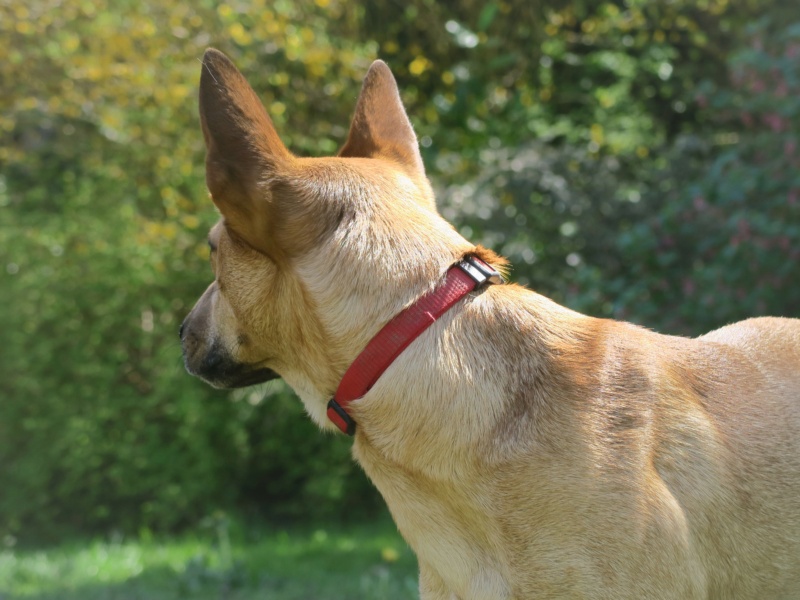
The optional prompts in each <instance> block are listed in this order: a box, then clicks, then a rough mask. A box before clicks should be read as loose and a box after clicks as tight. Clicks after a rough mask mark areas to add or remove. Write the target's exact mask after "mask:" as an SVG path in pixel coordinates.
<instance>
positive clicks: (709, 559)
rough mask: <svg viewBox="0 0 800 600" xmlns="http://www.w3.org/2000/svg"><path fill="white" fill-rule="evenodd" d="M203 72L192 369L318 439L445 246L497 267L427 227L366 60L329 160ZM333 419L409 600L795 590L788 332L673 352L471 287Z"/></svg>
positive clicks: (449, 257)
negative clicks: (283, 385)
mask: <svg viewBox="0 0 800 600" xmlns="http://www.w3.org/2000/svg"><path fill="white" fill-rule="evenodd" d="M203 64H204V67H203V74H202V77H201V82H200V115H201V119H202V127H203V134H204V136H205V140H206V144H207V147H208V156H207V160H206V164H207V181H208V187H209V189H210V191H211V195H212V197H213V200H214V203H215V204H216V205H217V207H218V208H219V210H220V212H221V213H222V220H221V221H220V222H219V223H218V224H217V225H216V226H215V227H214V228H213V229H212V230H211V233H210V236H209V242H210V244H211V247H212V254H211V262H212V267H213V270H214V275H215V280H214V282H213V283H212V284H211V286H210V287H209V288H208V290H207V291H206V292H205V293H204V294H203V296H202V297H201V298H200V300H199V301H198V303H197V305H196V306H195V308H194V309H193V310H192V312H191V313H190V314H189V316H188V317H187V318H186V321H185V322H184V325H183V327H182V333H181V338H182V341H183V348H184V354H185V361H186V365H187V368H188V370H189V371H190V372H191V373H193V374H195V375H197V376H199V377H202V378H203V379H205V380H206V381H208V382H209V383H211V384H213V385H216V386H220V387H235V386H242V385H249V384H251V383H255V382H258V381H263V380H265V379H268V378H270V377H274V376H276V374H280V376H281V377H283V378H284V379H285V380H286V381H287V382H288V383H289V384H290V385H291V386H292V387H293V388H294V389H295V390H296V392H297V394H298V395H299V396H300V398H301V399H302V401H303V403H304V404H305V407H306V409H307V410H308V413H309V414H310V415H311V417H312V418H313V419H314V420H315V421H316V422H317V423H318V424H319V425H320V427H322V428H327V429H335V428H334V426H333V425H332V424H331V422H330V421H329V420H328V418H327V416H326V404H327V402H328V400H329V399H330V398H331V396H332V395H333V393H334V391H335V390H336V389H337V386H338V385H339V382H340V380H341V379H342V377H343V374H344V373H345V371H346V370H347V369H348V367H349V366H350V364H351V363H352V362H353V361H354V359H355V358H356V357H357V356H358V355H359V353H360V352H361V350H362V349H363V348H364V347H365V346H366V345H367V343H368V342H369V341H370V340H371V339H372V338H373V336H375V335H376V333H377V332H378V331H379V330H380V329H381V328H382V327H383V326H384V324H386V323H387V322H388V321H389V320H390V319H392V318H393V317H394V316H395V315H396V314H398V313H399V312H400V311H401V310H403V309H404V308H405V307H408V306H410V305H412V304H413V303H414V302H415V301H416V300H417V299H418V298H420V297H421V296H423V295H425V294H427V293H429V292H430V291H431V290H433V289H435V288H437V286H439V285H440V284H441V282H442V280H443V278H444V276H445V273H446V272H448V268H449V267H450V266H451V265H453V264H454V263H456V262H457V261H459V260H460V259H462V258H463V257H465V256H468V255H477V256H479V257H481V258H482V259H483V260H485V261H486V262H488V263H491V264H494V265H495V266H502V264H503V261H502V260H501V259H498V258H497V257H496V256H495V255H494V254H492V253H491V252H489V251H487V250H484V249H481V248H476V247H475V246H474V245H473V244H471V243H470V242H468V241H467V240H465V239H464V238H462V237H461V236H460V235H459V234H458V233H456V232H455V231H454V229H453V228H452V227H451V226H450V225H448V224H447V223H446V222H445V221H444V220H443V219H442V218H441V217H440V216H439V214H438V213H437V212H436V207H435V203H434V198H433V195H432V192H431V188H430V186H429V184H428V181H427V180H426V177H425V173H424V170H423V165H422V161H421V158H420V154H419V151H418V146H417V141H416V138H415V135H414V132H413V130H412V128H411V124H410V123H409V121H408V118H407V117H406V114H405V111H404V109H403V106H402V104H401V102H400V98H399V95H398V92H397V87H396V84H395V82H394V79H393V77H392V75H391V73H390V71H389V69H388V68H387V67H386V65H385V64H383V63H381V62H376V63H375V64H373V66H372V68H371V69H370V70H369V73H368V74H367V76H366V79H365V81H364V86H363V89H362V91H361V95H360V97H359V100H358V105H357V107H356V112H355V117H354V119H353V123H352V126H351V129H350V135H349V138H348V140H347V143H346V144H345V146H344V148H343V149H342V151H341V152H340V154H339V156H338V157H336V158H298V157H295V156H293V155H292V154H290V152H289V151H288V150H287V149H286V147H285V146H284V145H283V144H282V143H281V141H280V139H279V138H278V135H277V134H276V132H275V129H274V128H273V125H272V123H271V121H270V119H269V117H268V116H267V114H266V112H265V110H264V108H263V107H262V105H261V103H260V102H259V100H258V98H257V96H256V94H255V93H254V92H253V90H252V89H251V88H250V86H249V85H248V84H247V82H246V81H245V79H244V78H243V77H242V75H241V74H240V73H239V72H238V71H237V70H236V68H235V67H234V66H233V64H232V63H231V62H230V61H229V60H228V59H227V58H226V57H225V56H224V55H222V54H221V53H219V52H217V51H215V50H209V51H208V52H207V53H206V56H205V58H204V63H203ZM349 412H350V414H351V415H352V416H353V418H354V420H355V422H356V423H357V428H356V435H355V439H354V445H353V454H354V456H355V458H356V460H358V462H359V463H360V464H361V465H362V466H363V468H364V469H365V470H366V472H367V474H368V475H369V476H370V478H371V479H372V480H373V481H374V483H375V485H376V486H377V487H378V489H379V490H380V491H381V493H382V494H383V496H384V498H385V499H386V502H387V503H388V505H389V508H390V509H391V512H392V514H393V516H394V518H395V520H396V522H397V526H398V527H399V529H400V531H401V532H402V534H403V536H404V537H405V538H406V540H407V541H408V543H409V544H410V545H411V547H412V548H413V549H414V551H415V552H416V554H417V556H418V559H419V566H420V593H421V596H422V598H423V599H424V600H429V599H447V600H454V599H460V600H494V599H510V598H515V599H528V598H585V599H599V598H603V599H609V600H622V599H637V600H641V599H648V600H649V599H667V598H669V599H674V600H687V599H699V598H704V599H711V598H713V599H718V600H730V599H737V600H745V599H751V600H767V599H769V600H773V599H787V600H788V599H792V600H797V599H799V598H800V321H796V320H789V319H778V318H762V319H752V320H749V321H745V322H742V323H738V324H736V325H730V326H728V327H724V328H722V329H720V330H717V331H715V332H713V333H710V334H708V335H706V336H703V337H701V338H698V339H684V338H679V337H669V336H664V335H658V334H655V333H652V332H650V331H647V330H645V329H642V328H640V327H636V326H633V325H630V324H627V323H620V322H615V321H609V320H602V319H595V318H590V317H586V316H583V315H580V314H577V313H575V312H572V311H571V310H568V309H566V308H563V307H561V306H558V305H556V304H554V303H553V302H551V301H550V300H548V299H546V298H543V297H542V296H539V295H538V294H536V293H534V292H532V291H529V290H527V289H524V288H522V287H519V286H516V285H490V286H485V287H482V288H480V289H477V290H475V291H474V292H471V293H469V294H467V295H466V296H465V297H464V298H463V299H461V300H459V301H458V302H456V304H455V305H454V306H453V307H452V308H451V309H450V310H448V311H447V312H445V313H444V315H443V316H442V317H441V318H439V319H438V320H437V321H436V322H435V323H433V324H432V325H431V326H430V327H429V328H428V329H426V330H425V331H424V332H423V333H422V334H421V335H419V337H417V338H416V339H415V340H414V341H413V342H411V345H410V346H409V347H408V348H407V349H406V350H405V351H404V352H403V353H402V354H400V355H399V356H398V357H397V358H396V359H395V360H394V361H393V362H392V363H391V365H390V366H389V367H388V368H387V369H386V371H385V372H384V373H383V374H382V375H381V376H380V378H379V379H378V380H377V382H376V383H375V385H374V387H372V389H371V390H370V391H369V392H368V393H367V394H366V396H364V397H363V398H362V399H360V400H356V401H355V402H353V403H352V404H351V405H350V408H349Z"/></svg>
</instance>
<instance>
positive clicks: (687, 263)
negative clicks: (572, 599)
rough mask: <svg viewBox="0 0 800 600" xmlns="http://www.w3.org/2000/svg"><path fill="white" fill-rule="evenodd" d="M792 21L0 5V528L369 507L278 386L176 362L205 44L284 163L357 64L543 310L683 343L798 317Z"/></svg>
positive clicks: (322, 141)
mask: <svg viewBox="0 0 800 600" xmlns="http://www.w3.org/2000/svg"><path fill="white" fill-rule="evenodd" d="M756 4H758V6H757V5H756ZM761 13H765V14H770V15H773V20H772V21H771V22H761V21H755V20H754V16H756V15H758V14H761ZM797 13H798V10H797V8H796V7H795V6H794V4H792V3H778V2H769V3H766V4H764V3H754V2H750V1H748V0H741V1H737V2H729V1H728V0H707V1H704V2H699V3H697V2H690V1H689V0H685V1H684V0H676V1H674V2H640V1H638V0H636V1H633V0H632V1H629V2H612V1H608V2H601V3H594V2H577V3H576V2H569V3H567V2H562V1H560V0H557V1H552V2H547V3H544V2H522V1H519V2H516V1H510V0H506V1H499V0H490V1H488V2H477V1H472V0H470V1H467V2H462V3H442V2H434V1H433V0H409V1H408V2H404V3H399V4H398V3H396V2H389V1H386V0H377V1H376V2H363V3H357V2H344V1H343V0H314V1H311V0H303V1H300V2H291V1H288V0H285V1H284V0H279V1H276V2H268V1H267V0H253V1H251V2H246V3H245V2H239V1H238V0H231V1H229V2H211V1H209V0H201V1H199V2H194V3H186V2H184V3H176V2H163V1H162V2H155V1H154V0H143V1H138V2H132V1H130V0H123V1H118V2H110V1H107V0H91V1H88V0H66V1H60V0H58V1H57V0H41V1H39V2H34V3H31V2H24V1H21V0H7V1H6V2H2V3H0V35H1V36H2V37H3V39H4V40H5V41H6V42H7V43H4V44H2V45H0V86H2V88H3V90H4V91H6V92H7V93H4V94H2V95H0V300H2V302H0V331H1V332H2V344H1V345H0V489H2V490H3V493H2V494H0V535H4V534H6V533H11V534H14V535H15V536H18V537H21V538H22V539H29V538H30V537H33V536H40V537H41V536H50V537H53V536H57V535H60V534H61V533H62V532H63V531H69V530H76V529H88V530H95V531H98V530H99V531H107V530H112V529H119V530H122V531H136V530H137V529H138V528H139V527H143V526H144V527H150V528H155V529H170V528H179V527H182V526H184V525H187V524H192V523H197V522H199V521H201V520H202V519H203V518H204V517H205V516H206V515H209V514H214V512H215V510H216V509H218V508H220V507H223V508H230V509H233V508H235V509H239V510H246V511H250V512H253V513H256V514H257V515H267V516H269V517H272V518H282V519H288V518H290V519H302V520H305V519H308V518H309V517H311V516H312V515H313V516H318V517H322V516H325V517H327V518H334V517H337V516H341V515H349V516H354V515H358V516H361V515H363V514H365V513H367V514H369V513H370V511H372V510H374V508H375V506H376V505H377V504H378V502H377V500H376V495H375V492H374V491H373V490H372V488H371V487H370V485H369V483H368V482H367V481H366V480H365V478H364V476H363V475H361V474H360V472H359V471H358V469H357V468H356V467H355V466H354V465H353V463H352V461H351V460H350V459H349V457H348V456H347V455H348V452H349V441H348V440H347V439H344V438H343V437H341V436H321V435H319V434H318V433H317V432H316V431H315V428H314V427H313V426H312V425H311V423H310V422H309V420H308V419H307V418H306V417H305V416H304V415H303V414H302V412H303V411H302V408H301V406H300V404H299V402H297V400H296V399H295V398H294V397H293V396H292V395H291V393H290V392H289V391H288V390H287V389H286V388H285V387H283V386H281V385H273V386H271V387H268V388H266V390H264V389H256V390H246V391H243V392H237V393H232V394H231V393H224V392H218V391H214V390H211V389H210V388H208V387H207V386H204V385H203V384H201V383H200V382H198V381H196V380H194V379H192V378H190V377H189V376H187V375H186V374H185V373H184V372H183V368H182V365H181V361H180V348H179V344H178V340H177V335H176V334H177V329H178V325H179V323H180V321H181V320H182V318H183V317H184V315H185V314H186V313H187V312H188V310H189V308H190V307H191V305H192V303H193V302H194V300H195V298H196V297H198V296H199V294H200V293H201V292H202V289H203V288H204V287H205V285H207V283H208V282H209V281H210V278H211V275H210V272H209V269H208V266H207V264H206V262H207V248H206V242H205V231H206V229H207V228H208V227H209V226H210V225H211V224H212V223H213V221H214V220H215V219H216V215H215V214H214V211H213V209H212V206H211V203H210V202H209V201H208V199H207V194H206V191H205V186H204V183H203V143H202V136H201V134H200V131H199V126H198V119H197V113H196V99H195V96H196V85H197V80H198V72H199V68H200V64H199V62H198V61H199V58H200V57H201V56H202V52H203V50H204V49H205V47H206V46H216V47H218V48H220V49H222V50H223V51H225V52H227V53H229V54H230V55H231V56H232V57H233V58H234V59H235V62H236V63H237V64H238V65H239V66H240V67H241V68H242V70H243V71H244V72H245V73H246V75H247V76H248V78H249V79H250V81H251V82H252V83H253V85H254V87H255V88H256V90H258V91H259V93H260V94H262V99H263V100H264V103H265V105H266V107H267V109H268V111H269V113H270V114H271V116H272V118H273V120H274V121H275V123H276V126H277V127H278V130H279V131H280V132H281V135H282V137H283V138H284V139H285V140H286V141H287V143H288V144H289V145H290V146H291V148H292V149H293V150H294V151H296V152H297V153H299V154H310V155H320V154H332V153H334V152H335V150H336V148H337V147H338V145H339V144H341V143H342V141H343V139H344V137H345V135H346V132H347V125H348V120H347V119H348V116H349V115H350V113H351V111H352V109H353V102H354V99H355V96H356V93H357V89H358V86H359V82H360V79H361V77H362V76H363V74H364V72H365V71H366V68H367V66H368V65H369V62H370V61H371V60H372V59H373V58H375V57H377V56H381V57H382V58H384V59H385V60H387V61H388V62H389V63H390V65H391V67H392V68H393V70H394V71H395V73H396V75H397V77H398V79H399V82H400V87H401V89H402V91H403V96H404V100H405V101H406V103H407V104H408V107H409V113H410V115H411V118H412V120H413V121H414V123H415V126H416V129H417V132H418V133H419V135H420V139H421V143H422V150H423V153H424V156H425V161H426V165H427V167H428V172H429V174H430V175H431V177H432V178H433V180H434V184H435V186H436V187H437V188H439V191H440V207H441V209H442V212H443V213H444V214H445V216H446V217H447V218H448V219H450V220H452V221H453V222H455V223H456V224H457V226H458V227H459V228H460V229H461V230H462V231H463V232H464V233H465V234H466V235H468V236H469V237H471V238H472V239H474V240H475V241H483V242H484V243H485V244H487V245H489V246H491V247H493V248H495V249H496V250H498V251H500V252H501V253H504V254H506V255H507V256H509V257H510V258H511V259H512V261H513V263H514V267H515V269H514V271H513V274H514V276H515V277H516V278H517V279H518V280H519V281H522V282H525V283H528V284H529V285H531V286H533V287H534V288H535V289H537V290H539V291H542V292H544V293H546V294H548V295H550V296H553V297H554V298H556V299H557V300H560V301H564V302H567V303H569V304H570V305H572V306H575V307H578V308H581V309H583V310H586V311H588V312H591V313H592V314H597V315H607V316H618V317H625V318H630V319H633V320H636V321H639V322H642V323H645V324H647V325H650V326H656V327H658V328H661V329H664V330H667V329H669V330H670V331H679V332H680V331H683V332H697V331H699V330H700V329H705V328H709V327H712V326H716V325H721V324H723V323H725V322H727V321H729V320H733V319H735V318H741V317H745V316H748V315H752V314H762V313H766V312H772V313H783V314H797V310H798V308H797V307H798V306H800V298H798V293H800V288H799V287H798V286H797V285H796V282H797V281H798V279H799V278H800V274H798V271H797V264H798V260H797V259H798V255H797V249H798V248H800V232H798V221H800V219H798V216H799V215H798V212H797V211H798V198H797V196H798V193H800V192H798V190H800V183H799V182H798V180H797V177H798V176H797V173H798V172H800V171H798V162H797V158H796V156H797V150H796V148H797V138H796V134H795V132H797V131H798V126H799V125H800V122H799V121H800V117H799V115H800V108H799V107H798V102H799V101H798V98H800V94H799V93H798V92H800V90H798V72H797V66H796V65H797V59H796V57H797V36H798V31H797V30H798V27H797V26H796V25H791V24H792V23H797V22H799V21H800V15H798V14H797ZM751 21H753V22H755V23H756V25H755V28H754V29H753V30H752V31H750V32H747V31H746V27H745V26H746V25H747V24H748V23H749V22H751ZM759 40H760V42H759ZM207 566H208V565H205V566H204V564H198V569H199V571H200V572H202V571H203V569H206V567H207Z"/></svg>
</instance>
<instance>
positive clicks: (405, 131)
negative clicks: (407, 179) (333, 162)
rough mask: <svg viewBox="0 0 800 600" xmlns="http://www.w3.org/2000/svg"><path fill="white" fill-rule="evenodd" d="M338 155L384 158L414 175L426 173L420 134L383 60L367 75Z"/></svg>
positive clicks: (377, 62) (376, 62) (376, 63)
mask: <svg viewBox="0 0 800 600" xmlns="http://www.w3.org/2000/svg"><path fill="white" fill-rule="evenodd" d="M339 156H345V157H347V156H349V157H363V158H385V159H389V160H392V161H395V162H396V163H398V164H400V165H401V166H402V167H403V168H405V169H407V170H408V171H409V172H410V173H411V174H413V175H422V176H424V175H425V167H424V166H423V164H422V157H421V156H420V153H419V145H418V144H417V136H416V135H415V134H414V128H413V127H412V126H411V121H409V120H408V116H407V115H406V111H405V109H404V108H403V102H402V100H400V92H399V91H398V89H397V82H395V80H394V76H393V75H392V72H391V71H390V70H389V67H388V66H387V65H386V63H385V62H383V61H381V60H376V61H375V62H373V63H372V66H371V67H370V68H369V71H368V72H367V76H366V77H365V78H364V84H363V86H362V87H361V94H360V95H359V97H358V102H357V103H356V112H355V115H354V116H353V123H352V124H351V125H350V135H349V136H348V138H347V142H346V143H345V145H344V147H343V148H342V149H341V150H340V151H339Z"/></svg>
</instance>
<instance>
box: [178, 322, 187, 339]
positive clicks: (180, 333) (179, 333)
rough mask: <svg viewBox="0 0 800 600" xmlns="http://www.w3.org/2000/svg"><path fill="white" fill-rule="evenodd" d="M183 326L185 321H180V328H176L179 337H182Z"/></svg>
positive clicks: (184, 326)
mask: <svg viewBox="0 0 800 600" xmlns="http://www.w3.org/2000/svg"><path fill="white" fill-rule="evenodd" d="M185 328H186V321H184V322H183V323H181V326H180V328H179V329H178V337H179V338H180V339H183V330H184V329H185Z"/></svg>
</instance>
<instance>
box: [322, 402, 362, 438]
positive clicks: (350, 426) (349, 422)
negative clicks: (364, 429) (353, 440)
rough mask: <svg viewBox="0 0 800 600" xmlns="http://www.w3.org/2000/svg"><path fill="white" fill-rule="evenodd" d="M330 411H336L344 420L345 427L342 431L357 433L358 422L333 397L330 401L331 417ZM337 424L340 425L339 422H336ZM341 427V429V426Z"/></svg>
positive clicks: (351, 433) (350, 433) (348, 433)
mask: <svg viewBox="0 0 800 600" xmlns="http://www.w3.org/2000/svg"><path fill="white" fill-rule="evenodd" d="M330 411H333V412H335V413H336V414H337V416H338V417H339V418H340V419H341V420H342V421H343V422H344V425H345V429H343V430H342V433H346V434H347V435H355V434H356V422H355V421H354V420H353V419H352V417H351V416H350V415H348V414H347V412H346V411H345V410H344V409H343V408H342V407H341V406H339V403H338V402H336V400H334V399H333V398H331V399H330V400H329V401H328V413H329V414H328V418H330ZM334 423H335V421H334ZM336 425H337V426H338V423H336ZM339 428H340V429H341V427H339Z"/></svg>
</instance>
